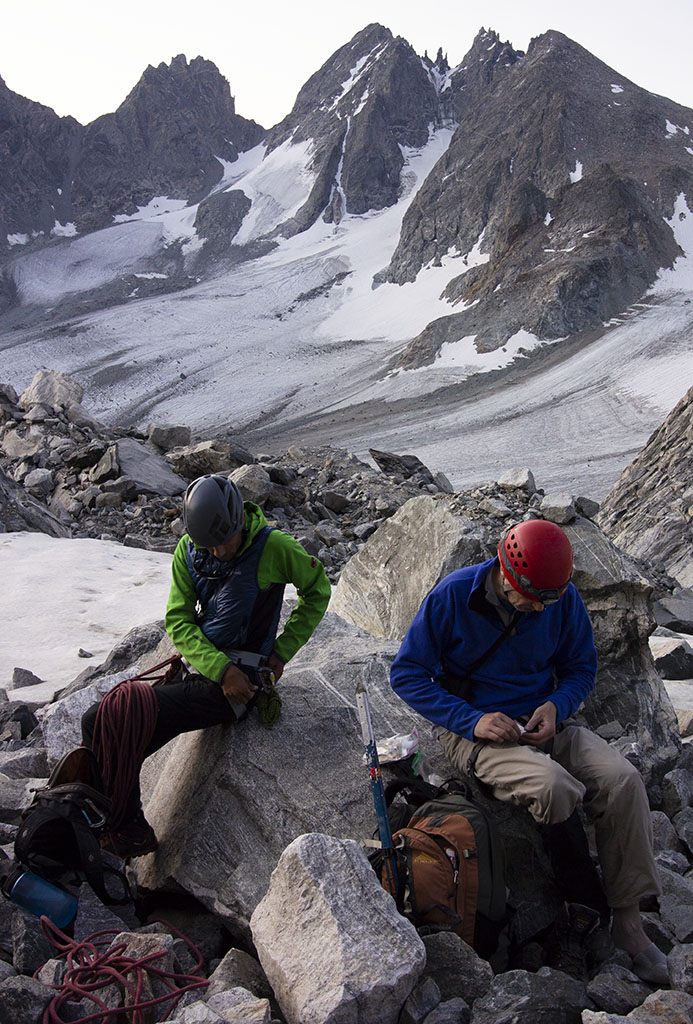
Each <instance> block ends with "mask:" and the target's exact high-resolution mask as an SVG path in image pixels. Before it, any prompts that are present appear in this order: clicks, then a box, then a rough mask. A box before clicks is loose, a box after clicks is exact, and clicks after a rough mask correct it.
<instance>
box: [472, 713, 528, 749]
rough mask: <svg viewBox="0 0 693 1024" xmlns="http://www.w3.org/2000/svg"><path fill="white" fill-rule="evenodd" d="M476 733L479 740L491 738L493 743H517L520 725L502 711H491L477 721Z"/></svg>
mask: <svg viewBox="0 0 693 1024" xmlns="http://www.w3.org/2000/svg"><path fill="white" fill-rule="evenodd" d="M474 735H475V736H476V738H477V739H479V740H491V742H492V743H517V741H518V740H519V738H520V727H519V726H518V724H517V722H515V721H513V719H512V718H508V716H507V715H504V714H503V712H502V711H490V712H489V713H488V714H486V715H482V716H481V718H480V719H479V721H478V722H477V723H476V725H475V726H474Z"/></svg>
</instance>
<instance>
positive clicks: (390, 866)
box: [356, 676, 397, 896]
mask: <svg viewBox="0 0 693 1024" xmlns="http://www.w3.org/2000/svg"><path fill="white" fill-rule="evenodd" d="M356 706H357V708H358V712H359V719H360V721H361V735H362V737H363V745H364V747H365V748H366V767H367V768H368V774H369V776H370V780H371V792H372V793H373V802H374V803H375V813H376V816H377V818H378V833H379V835H380V845H381V846H382V849H383V854H384V859H383V874H384V883H383V884H384V887H385V888H386V889H387V890H388V892H389V893H390V894H391V895H392V896H396V895H397V855H396V853H395V846H394V843H393V840H392V829H391V828H390V817H389V815H388V813H387V801H386V800H385V789H384V787H383V777H382V774H381V772H380V761H379V760H378V748H377V746H376V742H375V734H374V732H373V723H372V722H371V712H370V708H369V706H368V693H367V692H366V687H365V686H364V684H363V680H362V679H361V677H360V676H359V677H358V678H357V680H356Z"/></svg>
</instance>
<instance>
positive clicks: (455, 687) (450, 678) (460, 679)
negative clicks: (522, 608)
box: [443, 611, 522, 700]
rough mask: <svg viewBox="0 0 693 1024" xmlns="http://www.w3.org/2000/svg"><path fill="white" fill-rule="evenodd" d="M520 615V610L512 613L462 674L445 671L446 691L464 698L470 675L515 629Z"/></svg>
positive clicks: (444, 683)
mask: <svg viewBox="0 0 693 1024" xmlns="http://www.w3.org/2000/svg"><path fill="white" fill-rule="evenodd" d="M521 615H522V612H517V611H516V612H514V613H513V615H512V618H511V619H510V621H509V622H508V624H507V625H506V627H505V629H504V630H503V632H502V633H500V634H499V636H497V637H496V639H495V640H494V641H493V643H492V644H491V646H490V647H489V648H488V649H487V650H485V651H484V653H483V654H482V655H481V656H480V657H478V658H477V659H476V661H474V662H472V664H471V665H470V666H469V668H468V669H467V670H466V672H465V674H464V675H463V676H456V675H453V674H452V673H451V672H446V673H445V679H444V680H443V685H444V687H445V689H446V690H447V691H448V693H451V694H452V695H453V696H454V697H460V698H461V699H462V700H465V699H466V695H467V693H468V692H469V684H470V681H471V677H472V676H473V675H474V673H475V672H476V671H477V670H478V669H480V668H481V666H482V665H483V664H484V663H485V662H487V661H488V659H489V658H490V657H491V655H492V654H495V653H496V651H497V650H498V648H499V647H500V646H501V645H502V644H504V643H505V641H506V640H507V639H508V637H509V636H510V634H511V633H512V631H513V630H514V629H515V626H516V625H517V623H518V622H519V620H520V616H521Z"/></svg>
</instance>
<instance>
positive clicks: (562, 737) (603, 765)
mask: <svg viewBox="0 0 693 1024" xmlns="http://www.w3.org/2000/svg"><path fill="white" fill-rule="evenodd" d="M440 742H441V744H442V746H443V750H444V751H445V754H446V756H447V758H448V760H449V761H450V762H451V763H452V764H453V765H454V767H455V769H456V770H457V771H458V772H460V773H462V774H466V773H467V762H468V760H469V757H470V755H471V753H472V751H473V749H474V747H475V745H476V744H475V742H472V741H470V740H467V739H464V737H462V736H458V735H457V734H456V733H453V732H444V733H442V734H441V736H440ZM549 747H550V748H551V756H549V754H548V753H546V752H544V751H543V750H539V749H537V748H536V747H531V746H527V745H524V744H516V743H484V744H483V745H482V747H481V749H480V752H479V756H478V758H477V761H476V769H475V771H476V776H477V778H479V779H480V780H481V781H482V782H485V783H486V784H487V785H488V786H490V787H491V789H492V791H493V795H494V796H495V797H496V799H498V800H505V801H507V802H509V803H513V804H518V805H519V806H521V807H526V808H527V809H528V810H529V813H530V814H531V815H532V817H533V818H534V820H535V821H537V822H539V823H540V824H550V823H554V822H558V821H565V819H566V818H568V817H570V815H571V814H572V812H573V811H574V809H575V807H576V805H577V804H579V803H582V804H583V806H584V808H585V812H586V813H587V815H588V816H589V818H590V819H591V820H592V821H593V823H594V828H595V838H596V841H597V852H598V854H599V861H600V864H601V868H602V876H603V880H604V889H605V891H606V897H607V900H608V902H609V906H610V907H629V906H633V905H634V904H636V903H637V902H638V901H639V900H640V898H641V897H642V896H651V895H659V893H661V891H662V890H661V885H660V882H659V876H658V874H657V868H656V865H655V863H654V855H653V839H652V818H651V815H650V806H649V802H648V799H647V793H646V791H645V786H644V784H643V781H642V779H641V777H640V773H639V772H638V771H637V769H636V768H634V767H633V765H632V764H630V762H629V761H627V760H626V759H625V758H624V757H622V756H621V754H619V753H618V751H616V750H614V749H613V748H612V747H610V746H609V744H608V743H606V742H605V741H604V740H603V739H601V738H600V737H599V736H596V735H595V734H594V733H593V732H590V730H589V729H583V728H581V727H579V726H577V725H574V724H572V723H566V725H565V727H564V728H563V729H561V731H560V732H558V733H557V734H556V736H555V737H554V739H553V741H552V745H551V744H549Z"/></svg>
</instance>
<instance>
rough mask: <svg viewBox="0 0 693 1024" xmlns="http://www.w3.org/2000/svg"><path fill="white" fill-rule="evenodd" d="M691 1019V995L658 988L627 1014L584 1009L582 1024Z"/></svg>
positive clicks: (663, 1023)
mask: <svg viewBox="0 0 693 1024" xmlns="http://www.w3.org/2000/svg"><path fill="white" fill-rule="evenodd" d="M691 1021H693V996H691V995H688V994H687V993H686V992H681V991H680V990H675V989H671V990H670V991H666V990H662V989H660V990H659V991H658V992H653V993H652V994H651V995H649V996H648V997H647V999H646V1000H645V1002H644V1003H643V1004H642V1005H641V1006H638V1007H637V1008H636V1009H635V1010H632V1011H631V1012H630V1013H629V1014H628V1015H627V1016H625V1017H623V1016H621V1015H620V1014H613V1013H606V1012H605V1011H604V1010H598V1011H596V1012H595V1011H592V1010H585V1012H584V1013H583V1015H582V1024H623V1022H627V1024H690V1022H691Z"/></svg>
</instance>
